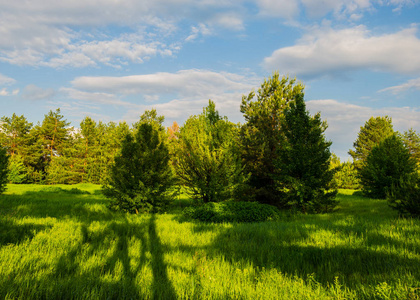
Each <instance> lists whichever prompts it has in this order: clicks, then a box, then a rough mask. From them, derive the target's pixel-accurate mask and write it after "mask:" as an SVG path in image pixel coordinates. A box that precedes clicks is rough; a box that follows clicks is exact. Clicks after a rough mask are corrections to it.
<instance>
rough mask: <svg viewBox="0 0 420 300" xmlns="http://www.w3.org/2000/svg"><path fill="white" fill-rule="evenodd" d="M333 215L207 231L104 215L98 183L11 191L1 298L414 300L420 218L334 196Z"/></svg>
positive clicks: (169, 217)
mask: <svg viewBox="0 0 420 300" xmlns="http://www.w3.org/2000/svg"><path fill="white" fill-rule="evenodd" d="M338 200H339V201H340V204H339V206H338V207H337V209H336V210H335V211H334V212H332V213H328V214H319V215H305V214H292V213H284V216H283V219H282V220H281V221H272V222H263V223H252V224H232V223H223V224H206V223H199V222H191V221H188V220H185V219H183V218H182V217H181V211H182V209H183V207H186V206H188V205H190V204H191V202H190V201H189V199H188V198H186V197H185V196H184V197H180V198H179V199H177V200H176V201H175V202H174V203H173V205H172V206H171V208H170V210H169V211H168V213H165V214H156V215H128V214H123V213H115V212H111V211H110V210H108V208H107V205H108V203H109V200H107V199H106V198H105V197H104V196H103V195H102V194H101V193H100V186H97V185H92V184H78V185H72V186H65V185H55V186H41V185H8V190H7V191H6V192H5V194H3V195H1V196H0V298H1V299H420V220H418V219H405V218H399V217H398V215H397V213H396V212H395V211H393V210H391V209H390V208H389V207H388V205H387V203H386V201H385V200H373V199H368V198H364V197H362V196H361V195H360V192H358V191H353V190H340V192H339V194H338Z"/></svg>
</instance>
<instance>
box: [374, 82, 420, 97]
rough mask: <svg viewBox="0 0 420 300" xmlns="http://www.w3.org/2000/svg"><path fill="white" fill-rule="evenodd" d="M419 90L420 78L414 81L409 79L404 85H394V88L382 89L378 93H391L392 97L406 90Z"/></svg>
mask: <svg viewBox="0 0 420 300" xmlns="http://www.w3.org/2000/svg"><path fill="white" fill-rule="evenodd" d="M413 89H414V90H420V78H415V79H411V80H409V81H407V82H406V83H403V84H400V85H396V86H391V87H388V88H385V89H382V90H380V91H378V92H380V93H381V92H391V93H393V94H394V95H396V94H399V93H402V92H405V91H408V90H413Z"/></svg>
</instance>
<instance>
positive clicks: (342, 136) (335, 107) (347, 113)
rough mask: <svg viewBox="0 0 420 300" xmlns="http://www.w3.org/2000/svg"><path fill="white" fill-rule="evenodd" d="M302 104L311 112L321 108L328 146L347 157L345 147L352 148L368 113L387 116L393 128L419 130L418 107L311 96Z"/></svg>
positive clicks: (367, 117) (344, 157)
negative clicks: (346, 101)
mask: <svg viewBox="0 0 420 300" xmlns="http://www.w3.org/2000/svg"><path fill="white" fill-rule="evenodd" d="M306 105H307V107H308V109H309V110H310V111H311V114H314V113H316V112H318V111H320V112H321V118H322V120H326V121H327V123H328V129H327V131H326V136H327V138H329V139H330V140H332V141H334V143H333V145H332V150H333V151H334V152H335V153H336V154H337V155H339V156H340V157H341V158H343V159H347V158H348V156H347V152H348V150H350V149H352V148H353V142H354V141H355V140H356V138H357V135H358V133H359V130H360V127H361V126H364V124H365V122H366V121H367V120H368V119H369V118H370V117H372V116H374V117H376V116H389V117H391V118H392V123H393V125H394V129H395V130H398V131H400V132H403V131H405V130H408V129H410V128H414V129H415V130H417V131H418V132H420V110H418V109H415V108H408V107H385V108H371V107H365V106H359V105H354V104H349V103H344V102H339V101H337V100H331V99H328V100H311V101H307V102H306Z"/></svg>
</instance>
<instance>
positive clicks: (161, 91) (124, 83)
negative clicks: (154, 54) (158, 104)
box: [71, 69, 256, 97]
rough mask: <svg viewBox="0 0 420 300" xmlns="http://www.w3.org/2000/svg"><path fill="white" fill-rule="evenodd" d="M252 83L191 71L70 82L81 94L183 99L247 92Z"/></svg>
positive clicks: (79, 78) (215, 73)
mask: <svg viewBox="0 0 420 300" xmlns="http://www.w3.org/2000/svg"><path fill="white" fill-rule="evenodd" d="M255 83H256V82H255V81H254V80H253V79H249V78H246V77H245V76H241V75H237V74H232V73H223V72H222V73H217V72H212V71H206V70H194V69H193V70H182V71H179V72H177V73H155V74H148V75H133V76H124V77H78V78H75V79H74V80H73V81H72V82H71V84H72V85H73V87H74V88H76V89H80V90H85V91H95V92H97V91H100V92H106V93H115V94H125V95H130V94H145V95H149V96H151V95H171V94H177V95H181V96H183V97H195V96H198V95H202V96H205V95H209V94H213V93H215V92H216V93H217V92H218V91H219V92H234V91H247V90H250V89H252V88H253V87H254V86H255Z"/></svg>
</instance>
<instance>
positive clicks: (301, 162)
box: [274, 94, 337, 212]
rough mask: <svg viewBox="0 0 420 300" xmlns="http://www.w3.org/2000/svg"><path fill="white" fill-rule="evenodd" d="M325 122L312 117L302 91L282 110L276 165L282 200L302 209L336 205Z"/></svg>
mask: <svg viewBox="0 0 420 300" xmlns="http://www.w3.org/2000/svg"><path fill="white" fill-rule="evenodd" d="M326 128H327V124H326V123H325V122H322V121H321V116H320V114H319V113H318V114H316V115H315V116H313V117H311V116H310V115H309V112H308V111H307V110H306V105H305V101H304V100H303V94H299V95H297V97H296V100H295V101H294V102H291V103H290V107H289V108H287V109H286V110H285V112H284V118H283V119H282V122H281V129H282V132H283V134H284V136H283V138H282V143H281V146H280V147H279V148H278V151H277V153H278V158H277V160H276V162H275V163H276V167H277V168H278V170H279V171H278V172H279V174H278V175H277V176H274V178H275V179H277V180H278V181H279V183H278V184H279V186H280V189H281V191H280V194H281V195H282V198H283V199H284V202H285V203H281V204H286V203H287V204H288V205H291V206H292V207H296V208H297V209H299V210H301V211H304V212H322V211H329V210H331V209H332V208H334V207H335V205H336V204H337V201H335V200H334V198H335V196H336V194H337V190H336V189H334V187H333V185H332V183H333V176H334V170H332V169H331V168H330V160H331V152H330V146H331V142H329V141H326V139H325V136H324V131H325V130H326ZM286 201H287V202H286Z"/></svg>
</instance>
